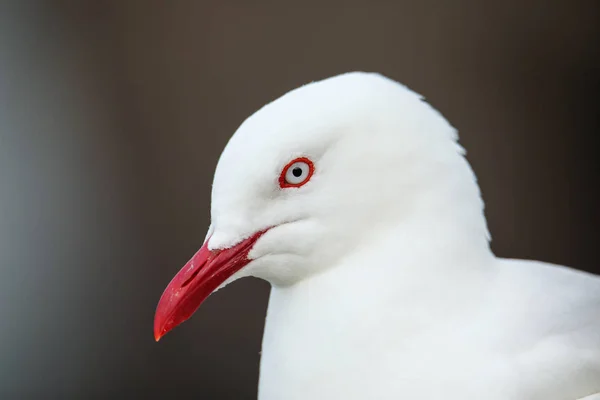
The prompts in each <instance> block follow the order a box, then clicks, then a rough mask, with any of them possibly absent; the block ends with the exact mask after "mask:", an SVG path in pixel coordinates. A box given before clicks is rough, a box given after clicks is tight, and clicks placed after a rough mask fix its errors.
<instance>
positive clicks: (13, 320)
mask: <svg viewBox="0 0 600 400" xmlns="http://www.w3.org/2000/svg"><path fill="white" fill-rule="evenodd" d="M599 11H600V4H599V3H598V1H594V0H591V1H579V0H573V1H548V0H546V1H536V0H518V1H517V0H508V1H498V0H490V1H488V0H480V1H467V0H455V1H452V2H450V1H443V0H439V1H404V0H401V1H395V2H392V1H380V2H378V1H370V2H353V1H343V2H341V1H340V2H331V1H317V0H305V1H302V2H267V1H254V2H227V1H212V2H211V1H191V0H190V1H184V0H181V1H171V2H167V1H141V0H140V1H134V0H123V1H118V0H112V1H111V0H107V1H98V2H92V1H53V0H47V1H37V2H36V1H26V0H19V1H3V0H0V398H2V399H82V398H85V399H92V398H108V397H109V396H117V395H119V396H120V395H123V396H130V398H155V397H156V398H158V397H163V398H169V399H171V398H173V399H175V398H177V399H188V398H202V399H253V398H256V387H257V379H258V366H259V356H260V355H259V351H260V340H261V335H262V329H263V323H264V314H265V309H266V305H267V296H268V291H269V286H268V284H267V283H265V282H262V281H258V280H253V279H246V280H242V281H239V282H236V283H235V284H233V285H231V286H230V287H228V288H227V289H226V290H223V291H220V292H218V293H217V294H215V295H214V296H211V297H210V298H209V299H208V301H207V302H206V303H205V304H204V305H203V307H201V308H200V309H199V310H198V312H197V313H196V314H195V315H194V317H193V318H192V319H191V320H190V321H189V322H187V323H186V324H184V325H183V327H181V328H179V329H176V330H175V331H174V332H173V333H171V334H169V335H167V337H166V338H165V339H163V340H162V341H161V342H160V343H159V344H157V343H155V342H154V339H153V336H152V324H153V316H154V310H155V307H156V304H157V302H158V299H159V297H160V295H161V294H162V291H163V289H164V288H165V286H166V285H167V283H168V282H169V281H170V279H171V278H172V277H173V275H174V274H175V273H176V272H177V271H178V270H179V268H180V267H182V266H183V264H184V263H185V262H186V261H187V260H188V259H189V258H190V257H191V255H192V254H193V253H194V252H195V251H196V250H197V249H198V248H199V247H200V245H201V242H202V241H203V239H204V235H205V233H206V230H207V228H208V223H209V205H210V185H211V180H212V176H213V172H214V168H215V165H216V162H217V159H218V157H219V155H220V152H221V151H222V149H223V147H224V145H225V143H226V142H227V140H228V139H229V137H230V136H231V134H232V133H233V132H234V131H235V129H236V128H237V127H238V125H239V124H240V123H241V122H242V121H243V120H244V119H245V118H246V117H247V116H248V115H250V114H251V113H253V112H254V111H256V110H257V109H258V108H260V107H261V106H262V105H263V104H265V103H266V102H269V101H271V100H273V99H275V98H276V97H278V96H280V95H282V94H283V93H285V92H286V91H288V90H290V89H293V88H295V87H297V86H299V85H302V84H304V83H307V82H309V81H312V80H319V79H322V78H325V77H328V76H331V75H335V74H338V73H342V72H347V71H352V70H363V71H376V72H381V73H383V74H385V75H387V76H389V77H391V78H394V79H396V80H399V81H401V82H403V83H405V84H407V85H408V86H409V87H411V88H412V89H414V90H416V91H417V92H419V93H422V94H423V95H424V96H425V97H426V98H427V99H428V101H429V102H430V103H431V104H432V105H433V106H434V107H436V108H437V109H439V110H440V111H441V112H442V113H443V114H444V115H445V116H446V117H447V118H448V119H449V120H450V121H451V123H452V124H453V125H454V126H456V127H457V128H458V129H459V131H460V135H461V142H462V144H463V145H464V146H465V147H466V149H467V151H468V154H467V157H468V160H469V161H470V162H471V164H472V166H473V168H474V170H475V172H476V174H477V175H478V177H479V183H480V186H481V188H482V191H483V196H484V200H485V201H486V215H487V217H488V220H489V226H490V230H491V232H492V236H493V242H492V246H493V250H494V251H495V252H496V254H497V255H499V256H503V257H513V258H534V259H539V260H544V261H548V262H553V263H558V264H567V265H570V266H574V267H576V268H579V269H582V270H587V271H592V272H596V273H600V263H599V257H598V251H597V250H598V249H597V246H598V238H599V234H598V230H599V228H598V226H599V224H600V218H599V217H600V212H599V210H598V197H597V194H598V193H597V192H598V191H597V187H598V184H599V179H598V175H597V171H599V170H600V168H599V167H600V160H599V158H598V156H597V154H598V152H597V146H596V144H597V142H598V141H597V140H596V139H597V135H598V133H599V128H600V113H599V111H600V97H599V94H600V24H599V23H598V22H599V21H600V19H599V16H600V15H599V14H600V13H599Z"/></svg>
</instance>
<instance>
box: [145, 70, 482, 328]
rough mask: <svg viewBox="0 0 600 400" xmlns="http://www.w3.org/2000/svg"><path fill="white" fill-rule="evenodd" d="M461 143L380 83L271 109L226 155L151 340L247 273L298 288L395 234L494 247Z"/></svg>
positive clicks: (354, 76) (332, 86)
mask: <svg viewBox="0 0 600 400" xmlns="http://www.w3.org/2000/svg"><path fill="white" fill-rule="evenodd" d="M456 140H457V134H456V130H455V129H454V128H453V127H452V126H450V124H449V123H448V122H447V121H446V120H445V119H444V118H443V117H442V116H441V115H440V114H439V113H438V112H437V111H435V110H434V109H433V108H432V107H431V106H429V105H428V104H427V103H425V101H424V100H423V98H422V97H421V96H419V95H418V94H416V93H414V92H412V91H410V90H409V89H407V88H406V87H404V86H402V85H400V84H399V83H396V82H394V81H392V80H390V79H388V78H385V77H383V76H381V75H378V74H370V73H347V74H343V75H339V76H335V77H332V78H329V79H325V80H322V81H319V82H314V83H310V84H307V85H305V86H302V87H300V88H298V89H295V90H292V91H290V92H288V93H287V94H285V95H284V96H282V97H280V98H279V99H277V100H275V101H274V102H272V103H270V104H267V105H266V106H264V107H263V108H262V109H260V110H259V111H257V112H256V113H255V114H253V115H252V116H250V117H249V118H248V119H247V120H246V121H244V122H243V123H242V125H241V126H240V127H239V129H238V130H237V132H236V133H235V134H234V135H233V137H232V138H231V140H230V141H229V143H228V144H227V146H226V148H225V150H224V151H223V154H222V156H221V158H220V160H219V163H218V165H217V169H216V173H215V178H214V184H213V191H212V210H211V227H210V229H209V232H208V235H207V240H206V242H205V244H204V246H203V248H202V249H201V250H200V251H199V252H198V253H197V254H196V255H195V256H194V258H192V259H191V260H190V262H189V263H188V264H187V265H186V266H185V267H184V268H183V269H182V271H181V272H180V273H179V274H178V275H177V276H176V277H175V278H174V279H173V281H172V282H171V284H170V285H169V288H167V290H166V291H165V294H163V299H161V304H164V306H163V307H162V308H161V304H159V310H160V312H159V311H157V319H156V321H155V330H156V329H158V333H156V332H155V334H157V337H160V336H162V335H163V334H164V333H166V331H168V330H169V329H171V328H172V327H174V326H175V325H177V324H178V323H180V322H182V321H183V320H185V319H187V318H189V316H190V315H191V314H192V313H193V311H194V310H195V309H196V308H197V307H198V306H199V305H200V303H201V302H202V301H203V300H204V299H205V298H206V297H207V296H208V295H209V294H210V293H211V292H212V291H214V290H215V289H216V288H217V287H222V286H224V285H225V284H227V283H229V282H231V281H233V280H235V279H238V278H240V277H242V276H249V275H252V276H256V277H259V278H263V279H266V280H268V281H269V282H271V283H272V284H274V285H291V284H294V283H296V282H298V281H299V280H303V279H307V278H308V277H310V276H313V275H315V274H318V273H319V272H320V271H323V270H324V269H328V268H333V267H335V266H336V265H337V264H338V263H339V261H340V260H341V259H342V258H343V257H346V256H348V253H349V249H354V248H357V247H361V246H363V245H365V243H366V242H368V241H369V240H372V239H373V238H374V237H376V236H377V234H378V232H386V231H388V230H389V229H396V228H397V227H403V226H404V227H406V229H411V230H418V231H419V232H418V234H419V235H429V234H430V235H431V236H432V237H435V236H438V235H439V236H441V234H440V232H444V233H445V234H446V235H445V236H449V237H454V238H456V237H463V238H468V240H469V242H470V245H473V244H475V245H476V246H481V247H487V246H488V240H489V234H488V231H487V226H486V222H485V218H484V216H483V202H482V201H481V198H480V195H479V189H478V187H477V185H476V183H475V177H474V175H473V173H472V171H471V169H470V167H469V165H468V163H467V162H466V160H465V159H464V157H463V154H464V151H463V149H462V148H461V147H460V146H459V145H458V144H457V142H456ZM298 159H299V160H300V161H299V162H300V164H295V165H293V166H292V167H291V168H288V169H287V170H286V166H290V164H293V162H294V161H295V160H298ZM296 167H299V168H297V169H295V168H296ZM294 169H295V174H296V175H298V176H297V177H296V176H294ZM313 172H314V173H313ZM286 176H287V180H286ZM415 234H417V232H415ZM448 234H449V235H448ZM217 264H218V267H215V266H214V265H217ZM234 264H235V265H234ZM215 275H218V276H219V279H216V278H214V276H215ZM207 280H211V283H210V284H208V285H207V284H206V281H207ZM190 282H191V283H190ZM190 288H192V289H190ZM200 288H201V289H200ZM192 292H193V293H192ZM181 299H184V300H181ZM182 302H183V303H185V305H183V306H182V305H181V303H182ZM182 308H183V309H184V311H178V310H179V309H182ZM159 320H160V321H159Z"/></svg>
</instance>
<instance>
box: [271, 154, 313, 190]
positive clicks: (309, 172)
mask: <svg viewBox="0 0 600 400" xmlns="http://www.w3.org/2000/svg"><path fill="white" fill-rule="evenodd" d="M295 164H304V165H305V166H306V167H307V168H306V169H305V170H302V173H304V174H305V175H306V176H305V177H302V180H301V181H298V182H290V180H289V179H288V177H287V175H288V172H289V170H290V168H291V167H292V166H293V165H295ZM294 169H296V168H294ZM300 169H302V167H300ZM314 173H315V165H314V164H313V162H312V161H310V160H309V159H308V158H306V157H299V158H295V159H293V160H292V161H290V162H289V163H287V165H286V166H285V167H284V168H283V170H282V171H281V175H279V187H281V188H282V189H283V188H291V187H295V188H298V187H300V186H302V185H304V184H305V183H306V182H308V181H309V180H310V178H311V177H312V176H313V174H314Z"/></svg>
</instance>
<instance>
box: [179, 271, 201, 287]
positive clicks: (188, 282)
mask: <svg viewBox="0 0 600 400" xmlns="http://www.w3.org/2000/svg"><path fill="white" fill-rule="evenodd" d="M198 272H200V268H196V270H195V271H194V272H192V274H191V275H190V277H189V278H187V279H186V280H185V282H183V284H182V285H181V288H182V289H183V288H184V287H186V286H187V285H189V284H190V282H191V281H193V280H194V278H195V277H196V276H197V275H198Z"/></svg>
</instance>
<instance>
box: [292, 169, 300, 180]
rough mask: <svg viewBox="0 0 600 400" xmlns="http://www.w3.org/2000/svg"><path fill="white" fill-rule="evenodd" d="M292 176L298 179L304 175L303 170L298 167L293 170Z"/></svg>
mask: <svg viewBox="0 0 600 400" xmlns="http://www.w3.org/2000/svg"><path fill="white" fill-rule="evenodd" d="M292 174H293V175H294V176H295V177H296V178H298V177H299V176H300V175H302V168H300V167H296V168H294V169H293V170H292Z"/></svg>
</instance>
